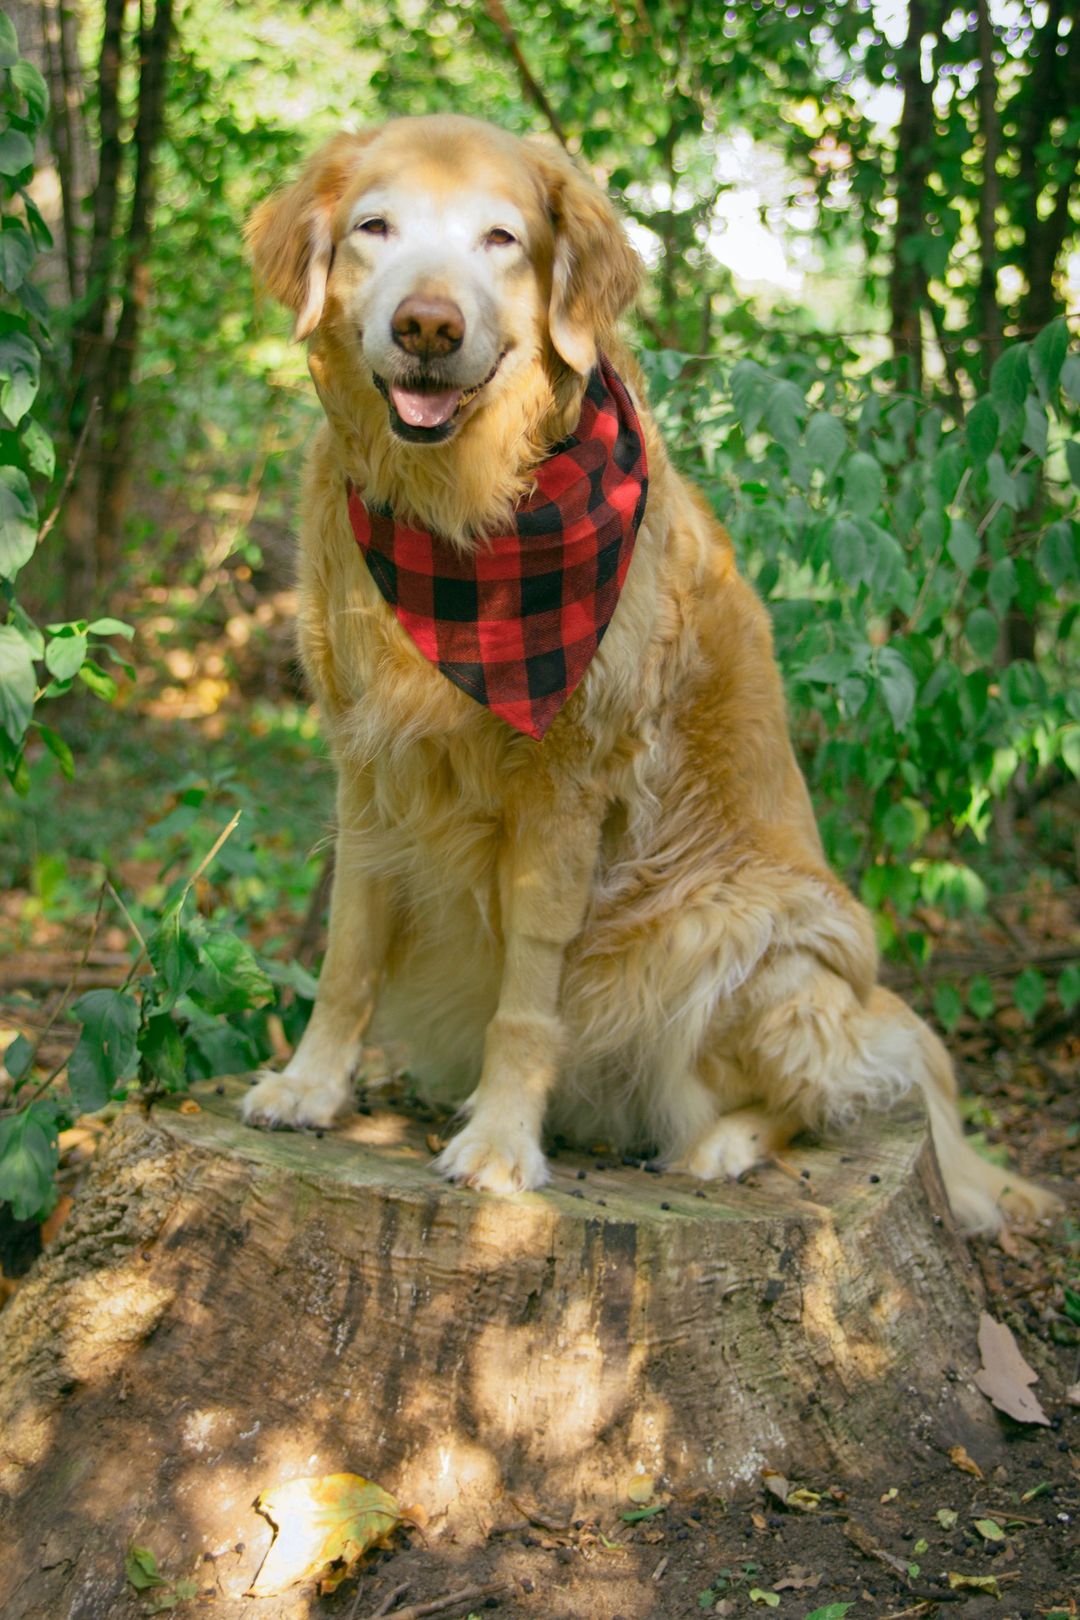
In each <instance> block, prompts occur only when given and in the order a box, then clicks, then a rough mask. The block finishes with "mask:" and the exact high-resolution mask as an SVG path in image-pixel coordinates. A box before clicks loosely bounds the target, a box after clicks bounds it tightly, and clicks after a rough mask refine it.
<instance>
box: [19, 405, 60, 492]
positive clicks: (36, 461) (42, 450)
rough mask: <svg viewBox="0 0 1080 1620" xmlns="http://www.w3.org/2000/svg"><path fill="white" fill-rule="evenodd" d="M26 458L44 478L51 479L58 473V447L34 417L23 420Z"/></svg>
mask: <svg viewBox="0 0 1080 1620" xmlns="http://www.w3.org/2000/svg"><path fill="white" fill-rule="evenodd" d="M21 434H22V442H23V446H24V448H25V450H26V458H27V460H28V461H29V463H30V465H31V467H32V468H33V469H34V471H35V472H36V473H40V474H41V476H42V478H51V477H52V475H53V473H54V472H55V471H56V446H55V445H54V444H53V442H52V439H51V438H50V436H49V434H48V433H46V431H45V429H44V428H43V427H42V425H41V423H40V422H36V421H35V420H34V418H33V417H32V416H26V417H24V418H23V424H22V429H21Z"/></svg>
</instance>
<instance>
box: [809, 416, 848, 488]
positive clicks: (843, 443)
mask: <svg viewBox="0 0 1080 1620" xmlns="http://www.w3.org/2000/svg"><path fill="white" fill-rule="evenodd" d="M803 444H804V446H805V448H806V453H807V455H808V456H809V457H810V460H811V462H812V464H813V465H814V466H815V467H817V468H819V469H820V470H821V472H822V473H824V475H825V481H826V483H827V482H828V481H829V479H830V478H831V477H832V475H833V473H834V472H835V471H836V469H837V467H838V466H839V465H840V462H841V460H842V459H843V456H844V452H845V451H846V450H847V433H846V432H845V431H844V425H843V423H842V422H841V421H840V420H839V419H838V418H837V417H835V416H832V415H831V414H830V413H829V412H828V411H817V412H815V414H814V415H813V416H812V417H811V418H810V421H809V423H808V425H807V429H806V436H805V438H804V440H803Z"/></svg>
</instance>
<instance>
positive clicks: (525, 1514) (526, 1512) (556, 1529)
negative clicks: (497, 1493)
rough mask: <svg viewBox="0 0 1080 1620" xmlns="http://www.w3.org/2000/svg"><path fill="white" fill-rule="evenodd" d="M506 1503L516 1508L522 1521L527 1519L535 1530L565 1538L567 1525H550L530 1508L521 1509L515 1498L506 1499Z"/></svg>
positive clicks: (548, 1520)
mask: <svg viewBox="0 0 1080 1620" xmlns="http://www.w3.org/2000/svg"><path fill="white" fill-rule="evenodd" d="M507 1501H509V1502H512V1503H513V1505H514V1507H516V1508H517V1510H518V1512H519V1513H520V1514H521V1517H522V1518H523V1519H528V1521H529V1523H530V1524H531V1525H535V1526H536V1528H537V1530H546V1531H547V1532H548V1533H549V1534H550V1535H553V1536H565V1534H566V1532H567V1531H568V1530H569V1528H570V1526H569V1525H568V1524H552V1522H551V1520H550V1519H544V1518H541V1516H540V1514H539V1513H534V1512H533V1511H532V1510H531V1509H530V1508H527V1507H523V1506H522V1504H521V1503H520V1502H519V1501H518V1499H517V1497H516V1496H510V1497H507Z"/></svg>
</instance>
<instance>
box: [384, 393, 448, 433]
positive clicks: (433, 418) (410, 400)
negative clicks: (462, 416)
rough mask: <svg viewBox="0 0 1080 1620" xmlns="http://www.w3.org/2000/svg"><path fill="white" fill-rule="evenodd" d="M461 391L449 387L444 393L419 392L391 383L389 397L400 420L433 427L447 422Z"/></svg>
mask: <svg viewBox="0 0 1080 1620" xmlns="http://www.w3.org/2000/svg"><path fill="white" fill-rule="evenodd" d="M463 392H464V390H463V389H461V388H450V389H448V390H447V392H446V393H445V394H419V393H412V392H410V391H409V389H407V388H398V387H396V386H393V385H391V388H390V398H391V400H392V401H393V405H394V409H395V411H397V413H398V415H399V416H400V417H401V420H402V421H403V422H407V423H408V424H409V426H410V427H418V428H433V427H442V425H443V423H444V422H449V420H450V418H451V417H452V416H453V414H454V412H455V411H456V410H457V407H458V400H459V399H460V398H461V396H462V393H463Z"/></svg>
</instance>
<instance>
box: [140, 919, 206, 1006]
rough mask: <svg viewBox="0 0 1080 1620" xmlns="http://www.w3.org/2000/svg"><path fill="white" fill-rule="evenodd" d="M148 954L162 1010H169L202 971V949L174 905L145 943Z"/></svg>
mask: <svg viewBox="0 0 1080 1620" xmlns="http://www.w3.org/2000/svg"><path fill="white" fill-rule="evenodd" d="M146 952H147V955H148V956H149V958H150V961H151V963H152V965H153V967H154V971H155V972H156V973H157V975H158V977H159V979H160V980H161V985H162V988H163V990H164V992H165V993H164V995H163V996H162V999H161V1005H162V1010H163V1011H168V1009H169V1008H170V1007H172V1006H173V1005H174V1003H175V1001H176V998H177V996H182V995H183V994H184V992H185V991H186V990H187V989H188V987H189V985H191V984H192V983H193V981H194V978H195V975H196V973H197V972H198V970H199V950H198V946H197V945H196V943H195V940H194V938H193V937H192V935H191V932H190V931H189V930H188V929H187V928H185V927H184V924H183V921H182V918H181V911H180V908H179V907H178V906H174V907H173V908H172V910H171V911H169V912H167V913H166V915H165V916H164V917H163V918H162V919H161V922H160V923H159V924H158V926H157V928H156V929H155V930H154V932H153V933H152V934H151V935H150V938H149V939H148V940H147V942H146Z"/></svg>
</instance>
